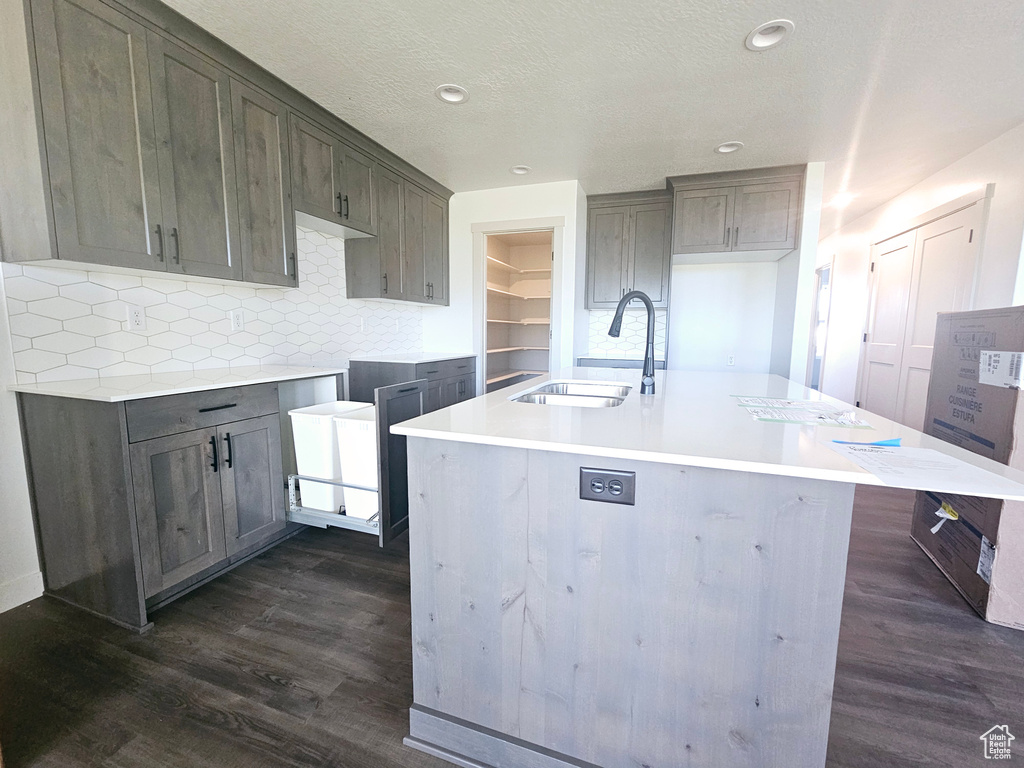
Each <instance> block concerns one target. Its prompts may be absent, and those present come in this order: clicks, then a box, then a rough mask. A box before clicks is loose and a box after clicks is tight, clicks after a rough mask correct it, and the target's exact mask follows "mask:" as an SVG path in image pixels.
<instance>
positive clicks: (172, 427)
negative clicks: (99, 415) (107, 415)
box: [125, 383, 280, 443]
mask: <svg viewBox="0 0 1024 768" xmlns="http://www.w3.org/2000/svg"><path fill="white" fill-rule="evenodd" d="M278 410H280V406H279V405H278V399H277V384H274V383H271V384H252V385H249V386H245V387H228V388H225V389H212V390H208V391H206V392H188V393H185V394H181V395H166V396H164V397H150V398H146V399H145V400H129V401H128V402H127V403H125V415H126V417H127V421H128V441H129V442H131V443H137V442H139V441H140V440H149V439H150V438H153V437H163V436H164V435H175V434H178V433H179V432H189V431H191V430H193V429H205V428H206V427H213V426H217V425H218V424H227V423H229V422H232V421H241V420H242V419H252V418H255V417H256V416H266V415H267V414H271V413H277V412H278Z"/></svg>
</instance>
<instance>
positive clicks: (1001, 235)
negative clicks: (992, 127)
mask: <svg viewBox="0 0 1024 768" xmlns="http://www.w3.org/2000/svg"><path fill="white" fill-rule="evenodd" d="M987 183H995V185H996V188H995V196H994V197H993V198H992V200H991V201H990V203H991V204H990V208H989V216H988V221H987V224H986V227H985V233H984V238H983V240H982V242H981V249H980V259H981V266H980V272H979V277H980V279H979V283H978V286H977V291H976V295H975V302H974V307H975V308H976V309H986V308H991V307H1001V306H1008V305H1011V304H1021V303H1024V273H1022V271H1021V270H1019V269H1018V265H1019V264H1020V261H1021V237H1022V234H1024V125H1020V126H1018V127H1016V128H1014V129H1012V130H1010V131H1008V132H1007V133H1004V134H1003V135H1002V136H1000V137H998V138H996V139H994V140H993V141H991V142H989V143H988V144H986V145H985V146H983V147H981V148H980V149H977V150H975V151H974V152H972V153H970V154H969V155H966V156H965V157H963V158H961V159H960V160H958V161H957V162H955V163H953V164H952V165H949V166H947V167H946V168H943V169H942V170H941V171H939V172H938V173H936V174H934V175H933V176H930V177H929V178H927V179H925V180H924V181H922V182H920V183H919V184H916V185H914V186H913V187H911V188H910V189H908V190H907V191H906V192H904V193H902V194H901V195H899V196H898V197H896V198H894V199H893V200H891V201H889V202H888V203H886V204H885V205H883V206H880V207H878V208H876V209H875V210H873V211H871V212H870V213H868V214H866V215H864V216H862V217H860V218H859V219H857V220H855V221H852V222H850V223H849V224H846V225H845V226H843V227H842V228H841V229H840V230H839V231H838V232H836V233H834V234H832V235H830V236H829V237H826V238H824V239H823V240H822V241H821V243H820V244H819V247H818V265H819V266H821V265H824V264H827V263H828V262H829V261H830V260H831V259H832V258H833V257H835V267H834V269H833V271H832V306H831V312H830V314H829V328H828V341H827V343H826V350H825V365H824V369H823V375H822V390H823V391H824V392H825V393H827V394H829V395H833V396H834V397H838V398H840V399H841V400H846V401H847V402H853V401H854V400H855V399H856V387H857V367H858V364H859V362H860V352H861V338H862V334H863V333H864V324H865V319H866V310H867V301H868V276H869V272H868V269H869V265H870V253H871V244H872V243H874V242H878V241H879V240H881V239H884V238H885V237H887V236H889V235H892V234H895V233H897V232H899V231H900V229H901V228H902V226H903V225H904V224H905V222H907V221H910V220H911V219H913V218H915V217H917V216H920V215H921V214H924V213H927V212H928V211H930V210H932V209H933V208H937V207H938V206H940V205H942V204H943V203H946V202H948V201H950V200H954V199H956V198H958V197H961V196H962V195H964V194H967V193H968V192H971V191H972V190H977V189H980V188H982V187H984V185H985V184H987ZM853 191H856V190H853Z"/></svg>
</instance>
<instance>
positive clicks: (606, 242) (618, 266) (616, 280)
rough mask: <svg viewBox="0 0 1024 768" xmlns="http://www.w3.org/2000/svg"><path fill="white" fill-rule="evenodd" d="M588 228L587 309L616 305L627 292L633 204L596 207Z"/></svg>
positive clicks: (590, 215)
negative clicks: (630, 210) (630, 212)
mask: <svg viewBox="0 0 1024 768" xmlns="http://www.w3.org/2000/svg"><path fill="white" fill-rule="evenodd" d="M588 219H589V225H588V227H587V302H586V306H587V309H606V308H613V309H614V308H615V306H616V305H617V304H618V303H619V299H621V298H622V296H623V294H625V292H626V282H627V261H628V252H629V206H626V205H623V206H619V207H616V208H592V209H591V210H590V212H589V215H588Z"/></svg>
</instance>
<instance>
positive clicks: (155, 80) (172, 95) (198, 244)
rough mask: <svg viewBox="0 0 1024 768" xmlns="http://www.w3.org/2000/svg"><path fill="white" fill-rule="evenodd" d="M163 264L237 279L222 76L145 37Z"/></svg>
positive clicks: (227, 106) (226, 88)
mask: <svg viewBox="0 0 1024 768" xmlns="http://www.w3.org/2000/svg"><path fill="white" fill-rule="evenodd" d="M148 42H149V59H150V77H151V80H152V88H153V115H154V118H155V121H156V136H157V157H158V158H159V161H160V198H161V210H162V213H163V222H162V227H161V231H160V236H161V238H162V240H163V243H164V253H165V257H166V261H167V269H168V271H171V272H183V273H184V274H187V275H201V276H203V277H223V278H232V279H236V280H238V279H241V277H242V262H241V254H240V249H239V226H238V200H237V198H236V196H235V157H234V142H233V138H232V131H231V99H230V93H231V89H230V79H229V77H228V74H227V73H226V72H224V71H223V70H221V69H218V68H217V67H214V66H212V65H211V64H208V63H207V62H206V61H204V60H203V59H200V58H199V57H198V56H194V55H193V54H191V53H188V52H187V51H185V50H184V49H183V48H181V47H179V46H177V45H174V44H173V43H171V42H169V41H167V40H165V39H164V38H162V37H160V36H159V35H155V34H152V33H150V35H149V40H148Z"/></svg>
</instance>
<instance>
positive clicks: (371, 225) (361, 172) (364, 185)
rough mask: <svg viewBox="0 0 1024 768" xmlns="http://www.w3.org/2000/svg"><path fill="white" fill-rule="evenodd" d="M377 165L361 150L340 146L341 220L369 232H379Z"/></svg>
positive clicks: (354, 227)
mask: <svg viewBox="0 0 1024 768" xmlns="http://www.w3.org/2000/svg"><path fill="white" fill-rule="evenodd" d="M376 176H377V164H376V163H375V162H374V161H373V160H371V159H370V158H369V157H367V156H366V155H364V154H363V153H362V152H357V151H356V150H354V149H352V148H351V147H349V146H347V145H344V144H343V145H342V146H341V199H340V200H339V204H338V205H339V207H338V212H339V213H340V215H341V223H342V224H344V225H345V226H346V227H352V228H353V229H358V230H359V231H360V232H365V233H366V234H368V235H375V234H377V198H376V195H375V194H374V192H375V187H376Z"/></svg>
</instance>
